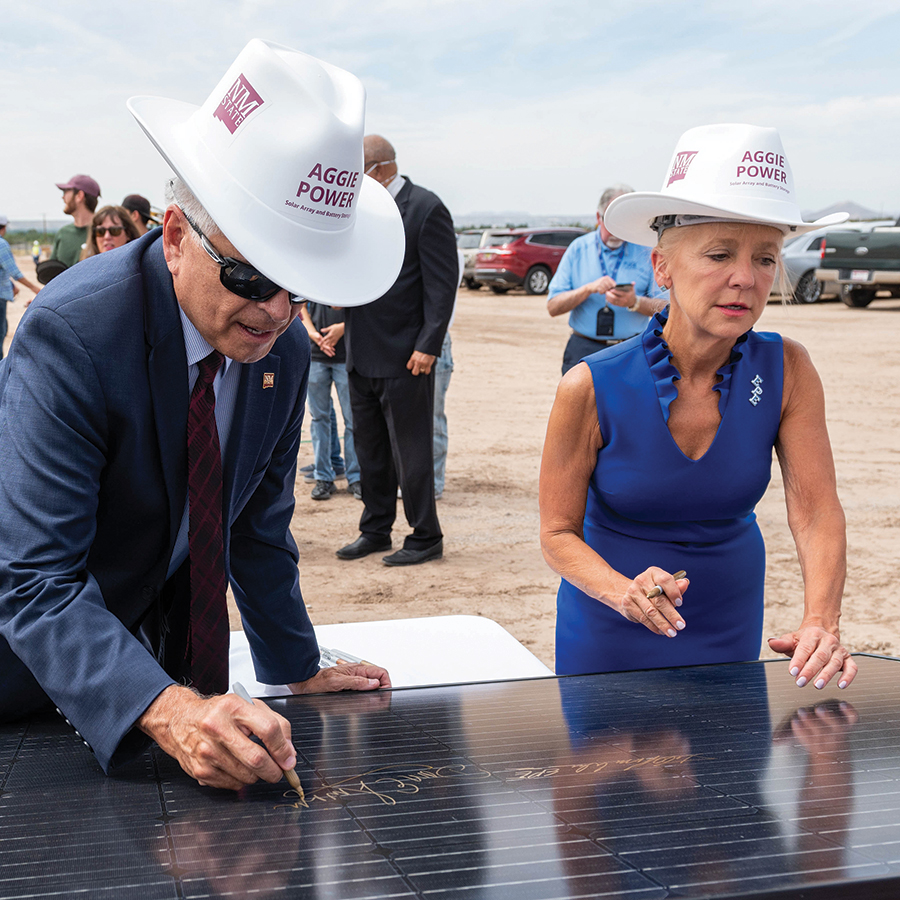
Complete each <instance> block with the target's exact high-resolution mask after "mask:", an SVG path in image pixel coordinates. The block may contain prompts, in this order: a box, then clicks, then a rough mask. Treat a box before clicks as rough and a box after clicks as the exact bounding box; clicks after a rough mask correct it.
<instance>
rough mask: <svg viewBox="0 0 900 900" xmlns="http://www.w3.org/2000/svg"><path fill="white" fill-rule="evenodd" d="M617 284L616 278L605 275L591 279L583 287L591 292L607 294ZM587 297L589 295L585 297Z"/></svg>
mask: <svg viewBox="0 0 900 900" xmlns="http://www.w3.org/2000/svg"><path fill="white" fill-rule="evenodd" d="M615 286H616V281H615V279H614V278H610V277H609V275H603V276H601V277H600V278H598V279H597V280H596V281H590V282H588V283H587V284H586V285H584V286H583V287H582V290H583V291H587V293H588V294H589V295H590V294H605V293H607V292H609V291H611V290H612V289H613V288H614V287H615ZM585 299H587V297H585Z"/></svg>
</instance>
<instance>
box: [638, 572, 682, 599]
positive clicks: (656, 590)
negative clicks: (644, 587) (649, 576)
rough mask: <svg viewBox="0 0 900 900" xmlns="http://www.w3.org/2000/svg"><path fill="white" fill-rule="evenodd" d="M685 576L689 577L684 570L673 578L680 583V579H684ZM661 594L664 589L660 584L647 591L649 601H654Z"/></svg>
mask: <svg viewBox="0 0 900 900" xmlns="http://www.w3.org/2000/svg"><path fill="white" fill-rule="evenodd" d="M685 575H687V572H685V571H684V570H683V569H682V570H681V571H680V572H676V573H675V574H674V575H673V576H672V577H673V578H674V579H675V580H676V581H678V579H679V578H684V576H685ZM661 593H663V589H662V588H661V587H660V586H659V585H658V584H655V585H653V587H652V588H650V590H649V591H647V599H648V600H654V599H655V598H656V597H658V596H659V595H660V594H661Z"/></svg>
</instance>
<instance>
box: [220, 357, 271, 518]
mask: <svg viewBox="0 0 900 900" xmlns="http://www.w3.org/2000/svg"><path fill="white" fill-rule="evenodd" d="M280 363H281V359H280V357H278V356H277V355H276V354H274V353H270V354H269V355H268V356H266V357H265V358H264V359H261V360H260V361H259V362H257V363H245V364H244V365H242V366H241V380H240V384H239V386H238V395H237V400H236V402H235V406H234V418H233V420H232V423H231V434H230V435H229V438H228V446H227V447H226V448H225V459H224V461H223V462H224V471H223V477H224V485H223V487H224V494H223V497H222V500H223V503H224V505H225V511H226V512H225V517H226V518H225V521H226V527H227V526H230V524H231V519H232V516H233V510H232V506H233V504H234V502H235V498H236V497H239V496H240V494H241V492H242V491H243V489H244V486H245V485H246V484H247V483H248V482H249V481H250V479H251V478H252V477H253V473H254V471H255V470H256V462H257V459H258V457H259V451H260V448H261V447H262V446H263V445H264V444H265V442H264V441H263V440H262V437H263V435H264V434H266V432H267V431H268V428H269V419H270V418H271V415H272V408H273V406H274V404H275V398H276V396H277V393H278V391H277V384H278V371H279V366H280Z"/></svg>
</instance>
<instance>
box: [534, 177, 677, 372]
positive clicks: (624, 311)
mask: <svg viewBox="0 0 900 900" xmlns="http://www.w3.org/2000/svg"><path fill="white" fill-rule="evenodd" d="M632 190H633V188H630V187H628V186H627V185H625V184H615V185H613V186H612V187H608V188H607V189H606V190H605V191H604V192H603V194H602V196H601V197H600V203H599V204H598V206H597V230H596V231H592V232H590V233H589V234H585V235H582V236H581V237H579V238H576V239H575V240H574V241H572V243H571V244H569V246H568V248H567V249H566V252H565V254H564V256H563V258H562V259H561V260H560V262H559V268H558V269H557V270H556V274H555V275H554V276H553V279H552V280H551V282H550V289H549V295H548V298H547V312H549V313H550V315H551V316H561V315H562V314H563V313H568V314H569V325H570V326H571V328H572V335H571V337H570V338H569V342H568V344H566V349H565V353H564V354H563V365H562V373H563V375H565V374H566V372H568V371H569V369H571V368H572V366H574V365H576V364H577V363H578V362H580V361H581V360H582V359H584V357H585V356H590V355H591V354H592V353H596V352H597V351H598V350H602V349H603V348H604V347H609V346H611V345H612V344H618V343H619V342H620V341H624V340H626V339H627V338H630V337H633V336H634V335H636V334H639V333H640V332H642V331H643V330H644V328H645V326H646V324H647V318H648V317H649V316H652V315H653V314H654V313H656V312H658V311H659V310H661V309H664V308H665V307H666V304H667V303H668V294H667V292H666V291H664V290H662V289H660V288H659V287H658V286H657V284H656V279H655V278H654V277H653V266H652V265H651V264H650V248H649V247H641V246H639V245H638V244H629V243H627V242H625V241H623V240H620V239H619V238H617V237H615V236H614V235H613V234H611V233H610V232H609V231H608V230H607V228H606V226H605V225H604V224H603V214H604V213H605V212H606V208H607V207H608V206H609V204H610V203H612V201H613V200H615V199H616V197H621V196H622V194H629V193H631V192H632Z"/></svg>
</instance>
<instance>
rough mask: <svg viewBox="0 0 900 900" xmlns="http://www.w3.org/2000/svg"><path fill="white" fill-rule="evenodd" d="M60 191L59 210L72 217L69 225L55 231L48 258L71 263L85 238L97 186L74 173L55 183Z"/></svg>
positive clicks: (68, 264) (79, 257)
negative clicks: (60, 206)
mask: <svg viewBox="0 0 900 900" xmlns="http://www.w3.org/2000/svg"><path fill="white" fill-rule="evenodd" d="M56 186H57V187H58V188H59V189H60V190H61V191H62V192H63V204H64V206H63V212H64V213H66V215H69V216H72V218H73V219H74V222H73V224H71V225H63V227H62V228H60V229H59V231H57V232H56V237H55V238H54V241H53V249H52V250H51V251H50V259H58V260H59V261H60V262H63V263H65V264H66V265H67V266H74V265H75V263H77V262H78V260H79V259H81V251H82V248H83V247H84V245H85V244H86V243H87V239H88V229H89V228H90V226H91V220H92V219H93V217H94V210H95V209H96V208H97V200H98V199H99V197H100V185H99V184H97V182H96V181H94V179H93V178H91V176H90V175H75V176H73V177H72V178H70V179H69V180H68V181H67V182H66V183H65V184H58V185H56Z"/></svg>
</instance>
